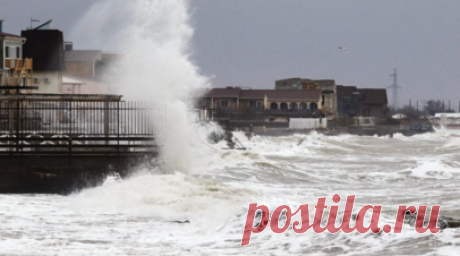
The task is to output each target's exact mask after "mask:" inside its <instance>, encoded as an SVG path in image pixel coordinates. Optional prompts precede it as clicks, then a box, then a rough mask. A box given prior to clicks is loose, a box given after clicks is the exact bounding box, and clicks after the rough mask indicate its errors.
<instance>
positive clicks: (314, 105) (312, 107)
mask: <svg viewBox="0 0 460 256" xmlns="http://www.w3.org/2000/svg"><path fill="white" fill-rule="evenodd" d="M310 109H311V110H317V109H318V104H316V103H314V102H312V103H310Z"/></svg>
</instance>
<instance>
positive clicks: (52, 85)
mask: <svg viewBox="0 0 460 256" xmlns="http://www.w3.org/2000/svg"><path fill="white" fill-rule="evenodd" d="M34 78H37V79H38V83H35V84H34V86H38V90H33V91H31V92H32V93H51V94H56V93H62V90H61V84H62V72H60V71H37V72H34ZM45 78H48V83H45Z"/></svg>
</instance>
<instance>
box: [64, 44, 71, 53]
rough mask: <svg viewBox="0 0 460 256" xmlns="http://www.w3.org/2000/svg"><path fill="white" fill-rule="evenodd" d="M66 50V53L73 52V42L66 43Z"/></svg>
mask: <svg viewBox="0 0 460 256" xmlns="http://www.w3.org/2000/svg"><path fill="white" fill-rule="evenodd" d="M64 50H65V51H73V43H72V42H65V43H64Z"/></svg>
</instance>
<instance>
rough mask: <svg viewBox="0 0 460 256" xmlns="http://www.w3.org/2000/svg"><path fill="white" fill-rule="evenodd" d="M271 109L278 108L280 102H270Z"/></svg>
mask: <svg viewBox="0 0 460 256" xmlns="http://www.w3.org/2000/svg"><path fill="white" fill-rule="evenodd" d="M270 109H278V104H277V103H275V102H272V103H271V104H270Z"/></svg>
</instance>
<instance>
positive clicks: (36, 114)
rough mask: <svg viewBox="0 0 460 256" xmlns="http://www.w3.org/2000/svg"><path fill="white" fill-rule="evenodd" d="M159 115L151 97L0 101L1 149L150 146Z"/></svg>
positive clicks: (114, 150)
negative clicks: (129, 100)
mask: <svg viewBox="0 0 460 256" xmlns="http://www.w3.org/2000/svg"><path fill="white" fill-rule="evenodd" d="M164 119H165V109H162V108H161V107H159V106H158V105H156V104H154V103H150V102H121V101H116V102H97V101H88V102H82V101H77V102H73V101H49V102H48V101H0V155H2V154H7V155H17V154H20V155H23V154H67V155H73V154H127V153H142V152H151V151H153V150H154V148H155V145H154V143H153V133H154V127H153V123H154V122H161V121H162V120H164Z"/></svg>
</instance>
